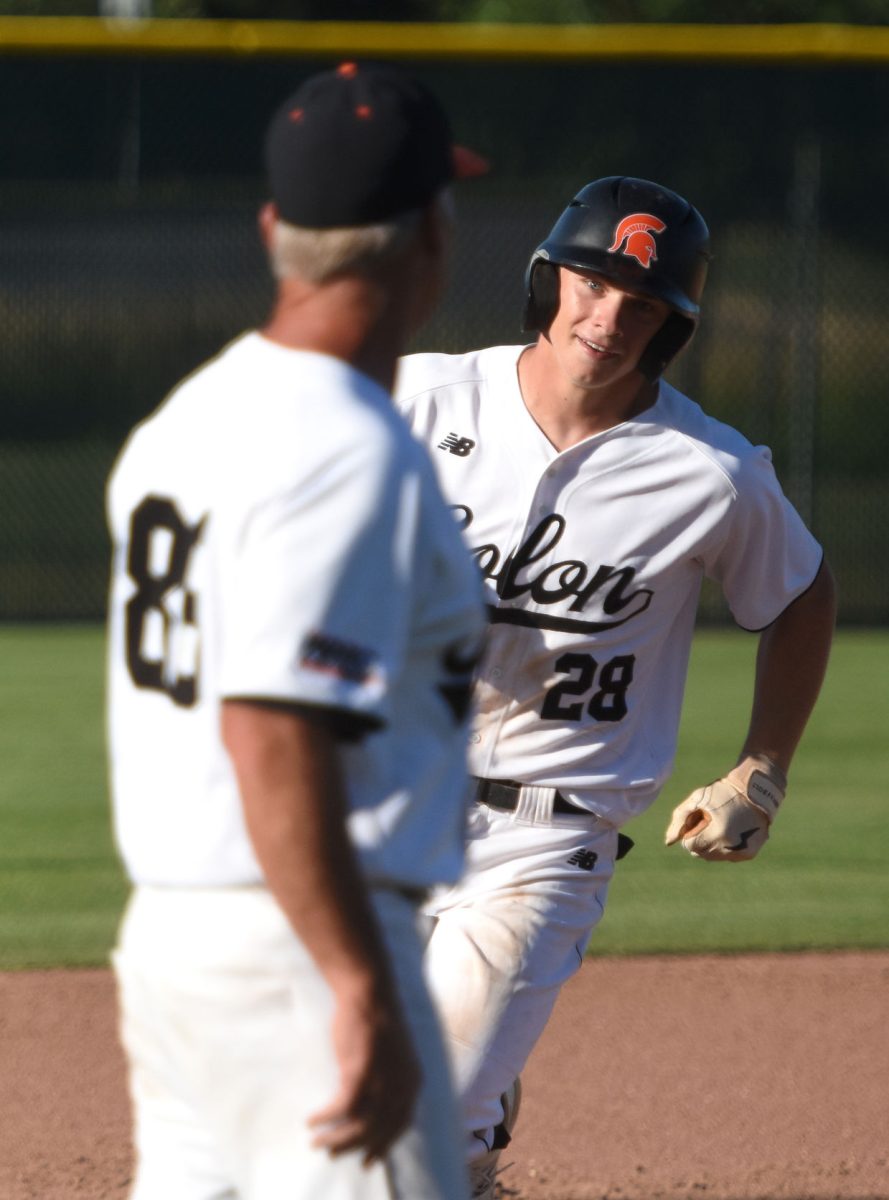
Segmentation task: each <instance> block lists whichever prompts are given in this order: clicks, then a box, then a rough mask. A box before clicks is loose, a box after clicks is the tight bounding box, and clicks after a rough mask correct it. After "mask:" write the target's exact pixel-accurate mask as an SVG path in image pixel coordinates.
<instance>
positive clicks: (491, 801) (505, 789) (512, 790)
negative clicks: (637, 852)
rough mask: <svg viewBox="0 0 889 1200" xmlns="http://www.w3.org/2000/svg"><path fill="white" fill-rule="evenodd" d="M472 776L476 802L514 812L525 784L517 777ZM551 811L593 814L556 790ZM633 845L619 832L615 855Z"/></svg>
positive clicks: (626, 850)
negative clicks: (482, 777) (490, 777)
mask: <svg viewBox="0 0 889 1200" xmlns="http://www.w3.org/2000/svg"><path fill="white" fill-rule="evenodd" d="M474 778H475V799H476V803H478V804H487V806H488V807H489V808H499V809H502V810H503V812H515V810H516V808H517V807H518V803H519V792H520V791H521V790H522V788H523V787H524V786H525V785H524V784H523V783H519V781H518V780H517V779H479V778H477V777H474ZM553 812H554V813H561V814H562V815H563V816H570V817H582V816H584V815H586V816H590V817H592V816H594V814H593V813H591V812H590V811H589V810H588V809H586V808H580V807H579V806H578V805H577V804H572V803H571V801H570V800H567V799H566V798H565V797H564V796H563V795H562V793H561V792H556V794H555V796H554V797H553ZM634 845H635V843H634V841H633V839H632V838H631V837H627V835H626V834H625V833H619V834H618V835H617V854H616V855H615V857H616V858H623V857H624V855H626V854H629V853H630V851H631V850H632V849H633V846H634Z"/></svg>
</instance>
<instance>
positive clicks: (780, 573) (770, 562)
mask: <svg viewBox="0 0 889 1200" xmlns="http://www.w3.org/2000/svg"><path fill="white" fill-rule="evenodd" d="M735 484H736V495H735V499H734V503H733V504H732V505H731V506H730V514H729V518H728V524H727V529H726V530H724V531H723V533H722V536H721V538H720V541H719V544H718V546H717V548H716V549H714V551H713V553H712V555H711V556H709V557H708V558H707V561H706V562H705V569H706V572H707V574H708V575H709V576H710V577H711V578H713V579H715V580H717V581H718V582H719V584H720V585H721V587H722V590H723V594H724V595H725V598H726V601H727V603H728V605H729V608H730V609H731V612H732V616H733V617H734V619H735V620H736V621H737V623H738V624H739V625H740V626H742V627H743V628H744V629H749V630H760V629H764V628H765V627H766V626H767V625H770V624H771V623H772V622H773V621H774V620H776V619H777V618H778V617H779V616H780V615H781V613H782V612H783V611H784V609H785V608H786V607H787V606H788V605H789V604H790V603H792V601H793V600H795V599H796V598H797V596H800V595H802V593H803V592H805V591H806V590H807V589H808V588H809V586H810V585H811V583H812V581H813V580H814V578H815V576H816V574H817V573H818V568H819V567H820V565H821V560H822V558H823V551H822V549H821V546H820V545H819V543H818V542H817V541H816V539H815V538H814V537H813V536H812V534H811V533H810V532H809V530H808V529H807V528H806V525H805V523H804V522H803V520H802V518H801V517H800V515H799V513H798V512H797V511H796V509H795V508H794V507H793V505H792V504H791V503H790V502H789V501H788V500H787V498H786V496H785V495H784V493H783V492H782V490H781V486H780V484H779V482H778V479H777V477H776V475H775V471H774V468H773V466H772V460H771V454H770V452H769V451H768V449H767V448H766V447H764V446H758V447H755V448H754V449H753V451H752V453H751V454H750V455H748V456H747V457H746V458H745V460H744V461H743V462H742V463H741V466H740V469H739V471H738V474H737V477H736V480H735Z"/></svg>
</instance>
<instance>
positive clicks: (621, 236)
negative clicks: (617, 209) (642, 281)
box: [608, 213, 667, 268]
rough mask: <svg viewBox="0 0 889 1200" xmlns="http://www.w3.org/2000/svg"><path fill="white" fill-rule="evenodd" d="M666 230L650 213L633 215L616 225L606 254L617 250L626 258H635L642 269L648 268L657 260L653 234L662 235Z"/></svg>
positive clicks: (657, 218)
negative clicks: (612, 239)
mask: <svg viewBox="0 0 889 1200" xmlns="http://www.w3.org/2000/svg"><path fill="white" fill-rule="evenodd" d="M666 228H667V226H666V225H665V224H664V222H663V221H662V220H661V219H660V218H659V217H653V216H652V215H651V213H633V214H632V215H631V216H629V217H624V218H623V219H622V220H621V221H620V222H619V223H618V226H617V228H616V229H615V231H614V241H613V242H612V243H611V245H610V246H609V247H608V253H609V254H613V253H614V251H615V250H619V251H620V252H621V254H625V255H626V256H627V257H628V258H635V259H636V261H637V262H639V263H641V264H642V266H643V267H646V268H647V267H650V266H651V264H652V262H653V261H654V260H655V259H656V258H657V244H656V242H655V240H654V234H656V233H663V232H664V230H665V229H666Z"/></svg>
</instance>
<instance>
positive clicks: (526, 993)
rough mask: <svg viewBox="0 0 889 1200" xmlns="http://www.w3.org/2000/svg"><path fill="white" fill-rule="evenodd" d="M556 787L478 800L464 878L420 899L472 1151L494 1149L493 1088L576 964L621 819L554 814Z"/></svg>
mask: <svg viewBox="0 0 889 1200" xmlns="http://www.w3.org/2000/svg"><path fill="white" fill-rule="evenodd" d="M552 790H553V789H551V788H534V787H527V788H523V789H522V799H521V800H520V805H519V808H518V809H517V810H516V812H501V811H498V810H497V809H493V808H488V807H486V806H485V805H483V804H477V805H475V806H474V809H473V812H472V814H471V816H470V834H469V845H468V857H467V868H466V872H465V874H464V876H463V879H462V880H461V882H460V883H459V884H458V885H457V886H456V887H454V888H451V889H448V890H447V891H445V892H443V893H442V894H440V895H436V896H435V898H434V903H433V904H432V905H431V906H430V907H429V908H428V909H427V911H428V912H430V914H431V915H433V916H434V917H435V918H436V923H435V926H434V929H433V932H432V934H431V937H430V941H429V944H428V947H427V951H426V973H427V978H428V980H429V985H430V988H431V990H432V993H433V998H434V1000H435V1002H436V1004H437V1006H438V1009H439V1014H440V1016H441V1019H442V1024H443V1025H444V1028H445V1035H446V1039H447V1041H448V1043H449V1048H450V1053H451V1061H452V1064H453V1068H454V1073H455V1077H456V1084H457V1091H458V1095H459V1097H460V1100H461V1104H462V1109H463V1122H464V1137H465V1146H466V1151H467V1159H468V1160H472V1159H475V1158H478V1157H479V1156H480V1155H482V1154H484V1153H485V1152H486V1151H487V1150H488V1149H490V1147H491V1139H492V1136H493V1132H494V1127H495V1126H496V1125H497V1124H499V1122H500V1121H501V1120H502V1119H503V1111H502V1107H501V1104H500V1096H501V1095H502V1094H503V1093H504V1092H505V1091H506V1090H507V1088H509V1086H510V1085H511V1084H512V1082H513V1081H514V1080H515V1079H516V1078H518V1076H519V1075H520V1074H521V1072H522V1069H523V1068H524V1066H525V1063H526V1062H527V1060H528V1056H529V1055H530V1053H531V1051H532V1050H533V1048H534V1046H535V1044H536V1043H537V1041H538V1039H539V1037H540V1035H541V1034H542V1033H543V1029H544V1026H545V1025H546V1022H547V1020H548V1019H549V1016H550V1013H551V1012H552V1009H553V1005H554V1004H555V1002H556V998H557V996H558V993H559V989H560V988H561V986H562V984H563V983H565V981H566V980H567V979H569V978H570V976H571V975H573V974H574V972H575V971H577V970H578V968H579V967H580V965H581V963H582V961H583V956H584V952H585V950H586V947H587V944H588V942H589V939H590V935H591V934H592V931H593V929H594V928H595V926H596V924H597V923H598V921H599V920H600V918H601V916H602V913H603V910H604V907H605V899H606V895H607V892H608V884H609V882H610V880H611V876H612V873H613V870H614V860H615V855H616V853H617V832H616V830H615V829H613V828H612V827H610V826H608V825H605V824H604V823H603V822H601V821H599V820H598V819H597V818H596V817H594V816H592V815H587V816H585V815H583V814H581V815H578V816H577V817H574V816H562V815H559V814H556V815H553V814H552V811H551V809H552V798H551V793H552ZM547 797H548V801H549V802H548V803H547Z"/></svg>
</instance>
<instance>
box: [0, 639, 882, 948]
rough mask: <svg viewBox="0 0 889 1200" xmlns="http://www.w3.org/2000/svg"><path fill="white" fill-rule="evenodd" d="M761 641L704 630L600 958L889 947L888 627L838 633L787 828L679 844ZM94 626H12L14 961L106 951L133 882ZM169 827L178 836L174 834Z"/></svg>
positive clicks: (8, 921)
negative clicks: (717, 846) (757, 842)
mask: <svg viewBox="0 0 889 1200" xmlns="http://www.w3.org/2000/svg"><path fill="white" fill-rule="evenodd" d="M754 651H755V639H754V638H752V637H750V636H749V635H744V634H740V633H734V632H710V631H703V632H701V633H699V635H698V638H697V641H696V645H695V652H694V655H693V658H692V667H691V676H690V679H689V688H688V698H687V703H686V708H685V715H684V719H683V724H682V732H681V741H680V750H679V755H678V759H677V764H676V771H675V774H674V776H673V779H672V780H671V781H670V783H669V784H668V785H667V788H666V789H665V791H664V794H663V796H662V797H661V799H660V800H659V801H658V803H657V804H656V805H655V806H654V808H653V809H652V810H651V811H650V812H649V813H647V814H646V815H645V816H644V817H641V818H640V819H639V820H637V821H636V822H634V823H633V825H632V826H631V827H630V829H629V832H630V833H631V834H632V835H633V837H634V838H635V839H636V848H635V849H634V850H633V852H632V854H631V855H630V856H629V858H627V859H626V860H624V861H623V862H622V863H621V864H620V866H619V868H618V873H617V876H616V879H615V882H614V884H613V886H612V892H611V897H610V900H609V904H608V909H607V912H606V916H605V919H604V920H603V922H602V924H601V926H600V928H599V930H598V932H597V934H596V936H595V938H594V940H593V944H592V947H591V948H592V950H593V951H594V952H596V953H603V954H636V953H658V952H668V953H689V952H703V951H738V950H753V951H764V950H789V949H836V948H844V947H859V948H861V947H886V946H889V871H887V867H886V864H887V861H889V819H887V813H886V803H885V799H884V796H885V792H886V780H887V779H889V735H887V714H889V631H882V632H851V631H850V632H843V633H841V634H840V635H839V636H838V639H837V643H836V647H835V651H834V655H833V658H832V661H831V667H830V671H829V674H828V680H827V684H826V686H825V690H824V693H823V694H822V698H821V701H820V702H819V706H818V708H817V710H816V712H815V715H814V717H813V719H812V722H811V724H810V726H809V729H808V731H807V733H806V737H805V739H804V741H803V744H802V746H801V748H800V752H799V754H798V757H797V761H796V763H795V765H794V770H793V773H792V777H791V788H790V793H789V796H788V800H787V803H786V805H785V807H784V808H783V809H782V811H781V813H780V814H779V817H778V821H777V824H776V827H775V833H774V835H773V837H772V839H771V841H770V842H769V844H768V845H767V847H766V849H765V851H764V852H763V853H762V855H761V856H760V857H759V858H758V859H756V860H755V862H752V863H738V864H725V865H721V864H711V863H703V862H699V861H697V860H695V859H692V858H691V857H690V856H689V855H687V854H686V853H685V852H684V851H682V850H681V849H680V848H678V847H673V848H671V849H670V850H667V849H665V848H664V846H663V844H662V841H663V829H664V826H665V824H666V821H667V818H668V815H669V812H670V810H671V809H672V806H673V805H674V804H675V803H676V802H677V801H678V800H680V799H681V798H682V797H683V796H684V795H685V794H686V793H687V792H688V791H690V790H691V789H692V788H694V787H696V786H698V785H699V784H701V783H703V782H706V781H707V780H709V779H711V778H713V777H714V776H715V775H717V774H719V773H721V772H722V770H723V769H724V768H725V767H726V766H728V765H730V764H731V762H732V761H733V760H734V756H735V754H736V751H737V748H738V745H739V743H740V740H741V737H742V733H743V729H744V727H745V725H746V720H747V712H748V708H749V699H748V698H749V695H750V678H751V672H752V663H753V654H754ZM102 656H103V639H102V633H101V631H100V630H99V629H97V628H94V627H78V626H70V627H42V626H28V627H17V626H5V627H4V626H0V661H2V663H3V670H2V672H0V762H2V770H0V968H19V967H30V966H41V967H45V966H55V965H70V966H75V965H78V966H79V965H94V964H101V963H104V962H106V961H107V957H108V952H109V949H110V946H111V943H112V939H113V936H114V929H115V926H116V922H117V919H118V916H119V913H120V909H121V906H122V904H123V901H124V898H125V895H126V885H125V883H124V880H123V876H122V873H121V871H120V868H119V866H118V864H117V861H116V859H115V856H114V851H113V847H112V840H111V833H110V826H109V821H108V809H107V786H106V775H105V762H104V752H103V726H102V690H103V658H102ZM171 836H172V835H171Z"/></svg>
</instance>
